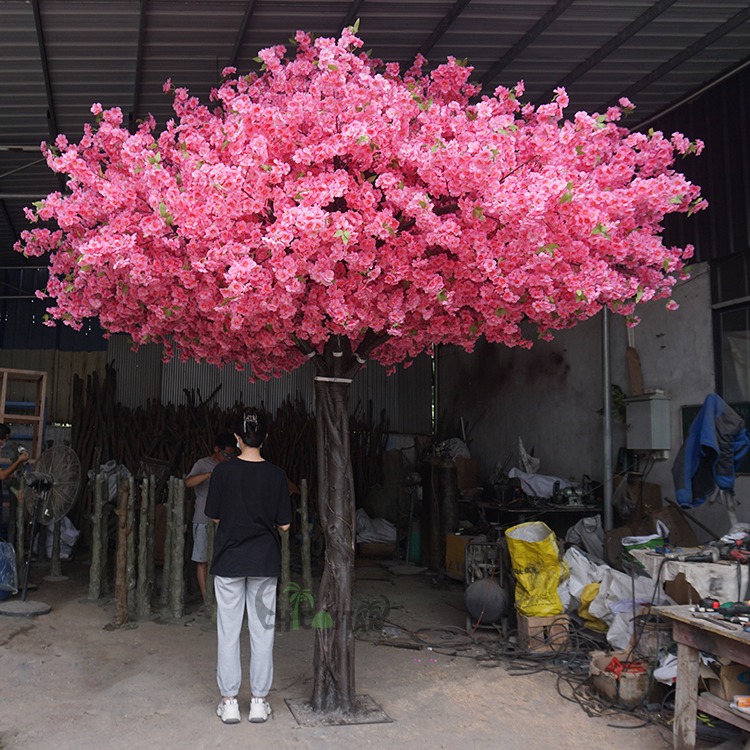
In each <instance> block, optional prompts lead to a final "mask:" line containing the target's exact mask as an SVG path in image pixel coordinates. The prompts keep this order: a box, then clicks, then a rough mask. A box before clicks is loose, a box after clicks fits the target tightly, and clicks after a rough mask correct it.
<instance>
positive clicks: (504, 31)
mask: <svg viewBox="0 0 750 750" xmlns="http://www.w3.org/2000/svg"><path fill="white" fill-rule="evenodd" d="M357 17H358V18H360V21H361V25H360V34H361V35H362V37H363V38H364V40H365V43H366V46H367V47H372V49H373V53H374V55H376V56H378V57H381V58H383V59H384V60H396V61H399V62H402V63H408V62H410V61H411V60H412V59H413V57H414V55H415V53H417V52H418V51H422V52H424V53H425V54H426V55H427V56H428V57H429V59H430V60H431V61H433V62H439V61H440V60H442V59H444V58H445V57H446V56H447V55H454V56H456V57H459V58H463V57H466V58H468V59H469V61H470V63H471V64H473V65H474V66H475V69H476V74H475V75H476V78H477V79H479V80H481V81H482V82H483V84H485V86H486V87H488V88H494V87H495V86H496V85H498V84H500V83H503V84H506V85H512V84H514V83H515V82H516V81H517V80H520V79H523V80H524V81H525V83H526V89H527V95H526V98H527V99H528V100H529V101H537V100H538V99H539V98H540V97H544V96H548V95H549V92H550V91H551V90H552V89H553V88H554V87H555V86H556V85H558V84H560V83H562V82H564V83H566V85H567V87H568V90H569V94H570V97H571V111H575V110H577V109H586V110H589V111H597V110H602V109H603V108H604V107H605V106H606V105H607V104H608V103H610V102H611V101H612V100H614V99H616V98H617V97H618V96H619V95H621V94H623V93H625V94H627V95H628V96H630V97H631V98H632V99H633V100H634V101H635V103H636V104H637V105H638V110H637V114H636V117H635V118H631V120H632V122H630V123H629V124H630V125H631V126H633V125H637V123H638V122H639V121H641V120H643V119H646V118H650V117H652V116H653V115H654V114H656V113H658V112H660V111H662V110H665V109H667V108H668V107H670V106H672V105H673V104H675V103H676V102H678V101H680V100H682V99H684V98H685V97H687V96H688V95H689V94H690V93H691V92H694V91H696V90H698V89H700V88H701V87H702V86H704V85H706V84H707V83H708V82H710V81H712V80H714V79H716V78H717V77H718V76H720V75H723V74H725V73H726V72H728V71H731V70H732V69H734V68H736V67H738V66H739V65H740V64H741V63H742V62H744V61H747V60H748V51H749V50H750V7H748V3H747V0H721V2H709V1H708V0H652V1H650V0H618V2H614V1H609V2H594V1H593V0H557V2H552V1H551V0H546V1H542V0H529V1H528V2H521V1H519V0H516V1H515V2H514V1H513V0H410V1H409V2H394V1H388V0H180V1H179V2H177V1H174V0H5V1H4V2H0V264H3V265H8V264H14V265H22V264H23V263H24V262H25V261H24V259H23V258H22V257H21V256H19V255H18V254H16V253H13V252H12V251H11V247H12V245H13V243H14V242H15V240H16V239H17V238H18V235H19V233H20V232H21V231H22V229H24V228H25V227H26V221H25V218H24V216H23V212H22V209H23V206H24V205H28V204H30V203H31V202H32V201H33V200H36V199H38V198H40V197H42V196H43V195H46V194H47V193H48V192H50V191H52V190H55V189H59V188H60V184H61V183H60V182H59V180H58V178H57V177H56V176H54V175H53V174H51V173H50V172H49V171H48V170H47V168H46V165H44V164H43V163H41V164H40V163H37V162H38V159H39V153H38V145H39V142H40V141H42V140H48V139H50V138H51V137H53V136H54V134H55V133H57V132H62V133H65V134H67V135H68V136H69V137H70V138H71V139H77V138H78V137H79V136H80V133H81V128H82V125H83V123H84V122H86V121H89V120H90V114H89V108H90V106H91V104H92V103H93V102H101V103H102V104H103V105H104V106H120V107H121V108H122V109H123V112H124V113H125V115H126V117H127V118H130V119H131V120H134V119H137V118H139V117H142V116H143V115H144V114H145V113H147V112H151V113H152V114H154V116H155V117H156V118H157V120H158V121H159V122H161V123H163V122H164V121H165V120H166V119H167V118H168V117H169V116H170V113H171V109H170V106H171V100H170V98H169V97H167V96H164V94H163V93H162V88H161V87H162V83H163V82H164V81H165V80H166V79H167V78H171V79H172V80H173V82H174V83H175V84H176V85H179V86H186V87H188V88H189V89H190V90H191V92H192V93H193V94H195V95H198V96H200V97H202V98H204V99H205V98H206V97H207V95H208V92H209V91H210V89H211V88H212V87H213V86H214V85H215V84H216V82H217V81H218V78H219V76H220V72H221V70H222V68H223V67H225V66H226V65H227V64H236V65H237V67H238V68H239V69H240V70H247V69H251V68H254V67H255V65H256V64H255V63H254V62H253V57H255V55H256V54H257V51H258V49H260V48H262V47H266V46H270V45H274V44H283V43H286V41H287V39H288V38H289V37H290V36H291V35H292V34H293V33H294V31H295V30H296V29H299V28H302V29H305V30H308V31H312V32H316V33H318V34H326V35H333V34H336V33H338V31H339V30H340V28H341V27H342V26H343V25H345V24H347V23H351V22H353V21H354V20H355V18H357ZM690 135H691V136H698V137H699V136H700V133H691V134H690ZM709 197H710V196H709ZM0 294H1V292H0Z"/></svg>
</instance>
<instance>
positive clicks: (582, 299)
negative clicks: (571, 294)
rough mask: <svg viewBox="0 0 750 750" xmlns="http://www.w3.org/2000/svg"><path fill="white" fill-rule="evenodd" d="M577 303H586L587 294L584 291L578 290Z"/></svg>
mask: <svg viewBox="0 0 750 750" xmlns="http://www.w3.org/2000/svg"><path fill="white" fill-rule="evenodd" d="M576 301H577V302H585V301H586V292H584V291H583V289H576Z"/></svg>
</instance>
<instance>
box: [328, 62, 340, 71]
mask: <svg viewBox="0 0 750 750" xmlns="http://www.w3.org/2000/svg"><path fill="white" fill-rule="evenodd" d="M338 69H339V66H338V65H334V64H333V63H328V70H338Z"/></svg>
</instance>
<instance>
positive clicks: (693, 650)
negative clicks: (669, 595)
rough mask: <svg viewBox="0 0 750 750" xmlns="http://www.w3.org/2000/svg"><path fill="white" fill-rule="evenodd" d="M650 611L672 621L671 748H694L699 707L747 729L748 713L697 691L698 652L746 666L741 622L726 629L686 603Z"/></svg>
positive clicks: (749, 639)
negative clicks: (674, 648) (695, 614)
mask: <svg viewBox="0 0 750 750" xmlns="http://www.w3.org/2000/svg"><path fill="white" fill-rule="evenodd" d="M654 611H655V612H656V613H657V614H658V615H659V616H660V617H663V618H665V619H667V620H669V621H671V623H672V638H673V639H674V641H675V643H677V686H676V695H675V706H674V744H673V747H674V748H675V750H694V748H695V726H696V714H697V712H698V711H703V712H705V713H707V714H711V716H716V717H717V718H719V719H722V720H723V721H726V722H728V723H729V724H733V725H734V726H736V727H739V728H740V729H742V730H744V731H746V732H750V715H747V716H745V715H743V714H741V713H738V712H737V711H733V710H732V709H730V708H729V704H728V703H727V702H726V701H723V700H720V699H719V698H717V697H716V696H714V695H711V694H710V693H705V694H702V695H698V664H699V654H700V652H701V651H705V652H707V653H710V654H714V655H715V656H717V657H726V658H728V659H731V660H732V661H734V662H737V663H738V664H744V665H745V666H748V667H750V633H745V632H744V631H743V630H742V626H741V625H738V626H736V627H737V630H728V629H727V628H723V627H721V626H720V625H716V624H714V623H712V622H708V621H707V620H701V619H698V618H695V617H693V613H692V612H691V611H690V607H689V606H688V605H679V606H675V607H655V608H654Z"/></svg>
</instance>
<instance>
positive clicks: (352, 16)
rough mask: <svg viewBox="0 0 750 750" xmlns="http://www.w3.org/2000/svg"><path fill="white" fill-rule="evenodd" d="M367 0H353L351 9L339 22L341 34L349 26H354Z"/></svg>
mask: <svg viewBox="0 0 750 750" xmlns="http://www.w3.org/2000/svg"><path fill="white" fill-rule="evenodd" d="M364 1H365V0H352V4H351V5H350V6H349V10H348V11H347V12H346V15H345V16H344V20H343V21H342V22H341V23H340V24H339V34H341V32H342V31H343V30H344V29H345V28H346V27H347V26H353V25H354V22H355V21H356V20H357V18H358V17H359V9H360V8H361V7H362V4H363V3H364Z"/></svg>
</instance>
